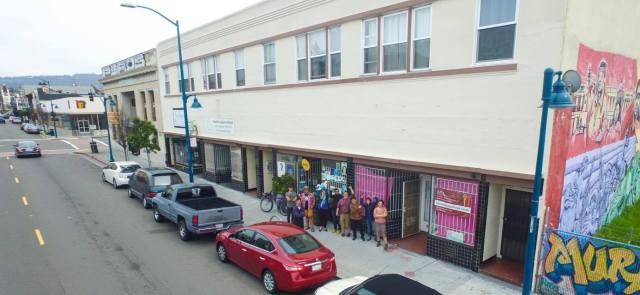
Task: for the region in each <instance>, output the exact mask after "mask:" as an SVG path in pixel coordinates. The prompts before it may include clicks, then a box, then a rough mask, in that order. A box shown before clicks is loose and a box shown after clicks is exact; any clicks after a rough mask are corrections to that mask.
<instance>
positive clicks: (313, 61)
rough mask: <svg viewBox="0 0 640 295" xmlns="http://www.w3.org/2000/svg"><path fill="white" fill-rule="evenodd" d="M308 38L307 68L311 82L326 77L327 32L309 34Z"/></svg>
mask: <svg viewBox="0 0 640 295" xmlns="http://www.w3.org/2000/svg"><path fill="white" fill-rule="evenodd" d="M308 36H309V37H308V38H309V65H310V66H309V68H310V72H311V80H314V79H323V78H326V77H327V32H326V31H325V30H320V31H315V32H311V33H309V35H308Z"/></svg>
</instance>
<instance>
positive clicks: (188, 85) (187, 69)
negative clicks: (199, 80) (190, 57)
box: [178, 63, 195, 92]
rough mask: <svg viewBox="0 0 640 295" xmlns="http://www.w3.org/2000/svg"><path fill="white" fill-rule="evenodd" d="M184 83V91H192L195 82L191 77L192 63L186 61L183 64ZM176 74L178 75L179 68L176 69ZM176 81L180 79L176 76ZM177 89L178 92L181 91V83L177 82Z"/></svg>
mask: <svg viewBox="0 0 640 295" xmlns="http://www.w3.org/2000/svg"><path fill="white" fill-rule="evenodd" d="M183 69H184V76H185V78H184V80H185V81H184V84H185V91H186V92H191V91H193V90H194V89H193V84H194V82H195V79H194V77H193V63H186V64H184V68H183ZM178 76H180V69H178ZM178 81H180V78H179V77H178ZM179 84H180V85H179V89H180V92H182V83H179Z"/></svg>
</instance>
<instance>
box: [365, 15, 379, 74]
mask: <svg viewBox="0 0 640 295" xmlns="http://www.w3.org/2000/svg"><path fill="white" fill-rule="evenodd" d="M362 25H363V34H364V36H363V39H364V40H363V48H364V51H363V57H364V58H363V63H364V67H363V72H364V73H365V74H375V73H377V72H378V19H376V18H372V19H368V20H365V21H364V22H363V23H362Z"/></svg>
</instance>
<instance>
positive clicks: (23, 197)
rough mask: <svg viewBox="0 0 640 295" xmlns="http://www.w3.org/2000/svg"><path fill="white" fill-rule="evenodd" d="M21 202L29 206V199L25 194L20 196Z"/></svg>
mask: <svg viewBox="0 0 640 295" xmlns="http://www.w3.org/2000/svg"><path fill="white" fill-rule="evenodd" d="M22 204H24V205H25V206H29V201H28V200H27V197H26V196H22Z"/></svg>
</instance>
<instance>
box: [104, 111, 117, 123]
mask: <svg viewBox="0 0 640 295" xmlns="http://www.w3.org/2000/svg"><path fill="white" fill-rule="evenodd" d="M107 119H108V120H109V123H110V124H119V123H120V114H119V113H117V112H109V113H107Z"/></svg>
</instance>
